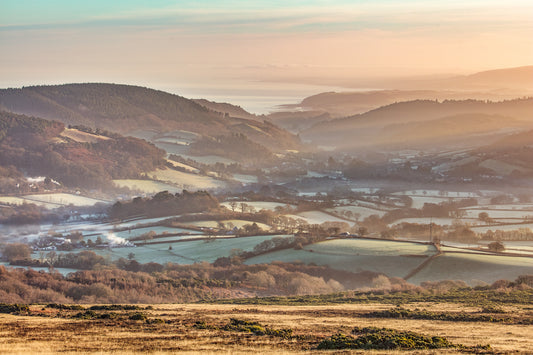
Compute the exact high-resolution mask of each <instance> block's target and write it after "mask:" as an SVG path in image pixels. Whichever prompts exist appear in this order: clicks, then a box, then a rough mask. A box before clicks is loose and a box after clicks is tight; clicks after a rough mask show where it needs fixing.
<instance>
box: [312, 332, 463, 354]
mask: <svg viewBox="0 0 533 355" xmlns="http://www.w3.org/2000/svg"><path fill="white" fill-rule="evenodd" d="M352 334H354V335H357V337H356V338H354V337H352V336H347V335H344V334H335V335H333V336H331V337H330V338H327V339H324V340H323V341H322V342H320V343H319V344H318V346H317V349H378V350H409V349H441V348H450V347H455V345H453V344H452V343H450V342H449V341H448V340H447V339H446V338H443V337H439V336H433V337H429V336H426V335H422V334H417V333H414V332H404V331H398V330H394V329H388V328H376V327H368V328H359V327H356V328H354V329H353V330H352Z"/></svg>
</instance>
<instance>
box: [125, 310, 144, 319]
mask: <svg viewBox="0 0 533 355" xmlns="http://www.w3.org/2000/svg"><path fill="white" fill-rule="evenodd" d="M129 319H130V320H146V319H147V317H146V314H144V313H141V312H137V313H133V314H132V315H130V316H129Z"/></svg>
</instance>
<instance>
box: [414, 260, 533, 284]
mask: <svg viewBox="0 0 533 355" xmlns="http://www.w3.org/2000/svg"><path fill="white" fill-rule="evenodd" d="M526 274H530V275H531V274H533V258H526V257H523V258H522V257H507V256H493V255H477V254H472V253H469V254H458V253H445V254H444V255H441V256H439V257H437V258H435V259H433V260H432V261H431V262H430V263H429V265H428V266H427V267H426V268H424V269H423V270H421V271H420V272H419V273H418V274H416V275H415V276H414V277H413V278H411V279H409V282H413V283H420V282H422V281H426V280H433V281H436V280H463V281H465V282H466V283H468V284H470V285H476V284H483V283H492V282H494V281H497V280H500V279H507V280H514V279H516V277H517V276H519V275H526Z"/></svg>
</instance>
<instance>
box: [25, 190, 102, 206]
mask: <svg viewBox="0 0 533 355" xmlns="http://www.w3.org/2000/svg"><path fill="white" fill-rule="evenodd" d="M22 198H24V199H26V200H30V201H39V202H44V203H52V204H58V205H64V206H68V205H74V206H93V205H95V204H96V203H109V202H110V201H104V200H96V199H94V198H89V197H84V196H78V195H73V194H66V193H56V194H38V195H24V196H22Z"/></svg>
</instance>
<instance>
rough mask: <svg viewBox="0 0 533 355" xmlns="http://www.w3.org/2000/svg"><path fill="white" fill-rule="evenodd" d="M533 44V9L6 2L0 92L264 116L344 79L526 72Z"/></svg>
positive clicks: (1, 10)
mask: <svg viewBox="0 0 533 355" xmlns="http://www.w3.org/2000/svg"><path fill="white" fill-rule="evenodd" d="M532 33H533V2H532V1H530V0H508V1H505V2H503V1H494V0H461V1H456V0H449V1H421V0H402V1H393V0H351V1H344V0H307V1H299V0H298V1H290V0H286V1H275V0H274V1H253V0H228V1H213V0H196V1H181V0H177V1H169V0H149V1H141V0H114V1H109V0H91V1H86V0H84V1H79V0H46V1H45V0H0V53H1V55H0V87H2V88H5V87H21V86H28V85H37V84H57V83H68V82H115V83H126V84H135V85H141V86H148V87H152V88H158V89H163V90H166V91H171V92H174V93H178V94H182V95H184V96H187V97H206V98H211V99H219V100H224V99H227V100H225V101H228V100H230V99H231V100H234V101H235V100H237V101H239V100H242V102H245V101H246V100H247V99H250V97H254V98H255V100H263V103H262V104H260V105H259V104H258V105H257V107H256V109H259V106H261V105H263V106H265V105H268V104H270V101H276V100H279V99H280V98H281V97H285V98H286V100H288V101H291V100H293V99H295V98H296V97H297V96H299V95H307V94H311V93H317V92H320V91H326V90H327V89H336V88H338V87H339V86H345V84H346V79H347V78H348V79H350V80H353V83H355V84H354V85H351V86H350V87H352V88H356V87H357V85H356V83H357V80H358V79H363V78H364V79H366V78H372V77H387V76H391V77H392V76H396V77H402V76H413V75H414V76H418V75H432V74H469V73H474V72H477V71H482V70H489V69H497V68H506V67H517V66H524V65H531V64H533V36H532V35H531V34H532ZM314 91H316V92H314ZM252 101H253V100H252ZM250 102H251V101H250ZM236 103H237V104H238V103H239V102H236ZM280 103H284V102H280ZM245 108H246V107H245Z"/></svg>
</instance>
